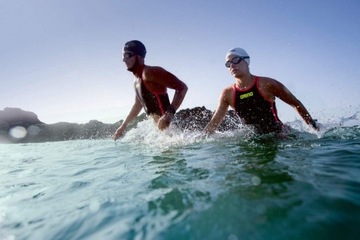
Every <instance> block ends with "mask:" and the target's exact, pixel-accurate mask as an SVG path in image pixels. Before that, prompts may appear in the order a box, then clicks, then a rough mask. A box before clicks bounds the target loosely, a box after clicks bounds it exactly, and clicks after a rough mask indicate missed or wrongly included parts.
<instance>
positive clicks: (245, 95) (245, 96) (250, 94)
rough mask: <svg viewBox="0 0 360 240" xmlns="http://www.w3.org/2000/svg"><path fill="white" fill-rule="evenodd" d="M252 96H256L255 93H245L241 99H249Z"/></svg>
mask: <svg viewBox="0 0 360 240" xmlns="http://www.w3.org/2000/svg"><path fill="white" fill-rule="evenodd" d="M252 96H254V93H253V92H248V93H245V94H241V95H240V99H244V98H249V97H252Z"/></svg>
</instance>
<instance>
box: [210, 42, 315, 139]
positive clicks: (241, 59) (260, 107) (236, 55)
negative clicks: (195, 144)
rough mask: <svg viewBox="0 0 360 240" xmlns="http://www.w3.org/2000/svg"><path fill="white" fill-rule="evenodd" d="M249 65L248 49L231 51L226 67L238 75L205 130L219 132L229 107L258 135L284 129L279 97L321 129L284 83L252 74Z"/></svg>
mask: <svg viewBox="0 0 360 240" xmlns="http://www.w3.org/2000/svg"><path fill="white" fill-rule="evenodd" d="M249 65H250V56H249V54H248V53H247V52H246V51H245V50H244V49H242V48H233V49H230V50H229V51H228V52H227V54H226V57H225V66H226V67H227V68H228V69H229V71H230V74H231V75H232V76H233V77H234V78H235V83H234V84H232V85H231V86H229V87H227V88H225V89H224V90H223V91H222V93H221V95H220V100H219V104H218V107H217V109H216V111H215V113H214V115H213V117H212V118H211V120H210V122H209V123H208V124H207V126H206V127H205V129H204V131H205V133H207V134H211V133H213V132H215V131H216V129H217V128H218V126H219V125H220V123H221V122H222V120H223V118H224V117H225V115H226V113H227V110H228V107H229V106H231V107H232V108H233V109H234V110H235V111H236V113H237V114H238V116H239V117H240V119H241V120H242V123H243V124H246V125H250V126H252V127H253V129H254V131H255V132H256V133H258V134H267V133H281V132H284V129H285V128H284V125H283V123H282V122H281V121H280V119H279V117H278V115H277V109H276V105H275V99H276V98H280V99H281V100H282V101H284V102H285V103H287V104H289V105H290V106H292V107H293V108H294V109H295V110H296V111H297V112H298V113H299V115H300V116H301V117H302V119H303V120H304V121H305V122H306V123H307V124H309V125H311V126H312V127H313V128H314V129H315V130H319V128H318V126H317V125H316V121H315V120H314V119H312V117H311V116H310V114H309V112H308V111H307V110H306V108H305V107H304V105H303V104H302V103H301V102H300V101H299V100H298V99H297V98H296V97H295V96H294V95H293V94H292V93H291V92H290V91H289V90H288V89H287V88H286V87H285V86H284V85H283V84H282V83H280V82H279V81H277V80H275V79H272V78H268V77H260V76H255V75H252V74H251V73H250V69H249Z"/></svg>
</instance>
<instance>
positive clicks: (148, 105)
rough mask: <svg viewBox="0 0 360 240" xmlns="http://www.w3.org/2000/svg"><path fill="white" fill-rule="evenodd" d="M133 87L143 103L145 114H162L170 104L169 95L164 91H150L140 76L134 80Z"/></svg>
mask: <svg viewBox="0 0 360 240" xmlns="http://www.w3.org/2000/svg"><path fill="white" fill-rule="evenodd" d="M134 87H135V92H136V96H137V97H138V98H139V100H140V102H141V104H142V105H143V107H144V109H145V112H146V114H148V115H151V114H156V115H158V116H162V115H164V113H165V111H166V110H167V109H168V108H169V106H170V101H169V96H168V94H167V92H166V91H165V92H161V93H157V92H151V91H150V90H149V89H148V88H147V87H146V84H145V83H144V81H143V80H142V79H141V78H138V79H136V80H135V82H134Z"/></svg>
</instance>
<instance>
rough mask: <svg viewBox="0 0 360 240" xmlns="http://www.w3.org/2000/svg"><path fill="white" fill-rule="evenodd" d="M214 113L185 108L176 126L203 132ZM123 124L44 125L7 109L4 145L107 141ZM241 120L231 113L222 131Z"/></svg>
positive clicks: (1, 129)
mask: <svg viewBox="0 0 360 240" xmlns="http://www.w3.org/2000/svg"><path fill="white" fill-rule="evenodd" d="M212 115H213V112H212V111H210V110H208V109H206V108H205V107H195V108H192V109H183V110H180V111H178V112H177V113H176V114H175V117H174V120H173V122H172V124H174V125H175V126H177V127H178V128H180V129H182V130H183V131H202V130H203V129H204V128H205V126H206V124H207V123H208V122H209V121H210V119H211V117H212ZM146 118H147V117H146V115H145V114H141V115H140V116H138V117H137V118H136V121H134V122H133V123H132V124H130V125H129V126H128V129H131V128H134V127H136V126H137V123H138V122H140V121H143V120H144V119H146ZM121 123H122V121H119V122H117V123H114V124H105V123H102V122H100V121H97V120H92V121H90V122H88V123H86V124H77V123H67V122H59V123H55V124H45V123H42V122H41V121H40V120H39V119H38V117H37V116H36V114H35V113H32V112H27V111H23V110H21V109H18V108H11V109H10V108H6V109H5V110H4V111H0V143H28V142H32V143H34V142H49V141H66V140H76V139H106V138H112V136H113V134H114V132H115V130H116V129H117V128H118V127H119V126H120V124H121ZM239 124H240V119H239V118H238V117H237V115H236V113H235V112H234V111H232V110H230V111H229V112H228V113H227V115H226V116H225V118H224V121H223V122H222V123H221V124H220V126H219V131H227V130H233V129H236V128H238V126H239Z"/></svg>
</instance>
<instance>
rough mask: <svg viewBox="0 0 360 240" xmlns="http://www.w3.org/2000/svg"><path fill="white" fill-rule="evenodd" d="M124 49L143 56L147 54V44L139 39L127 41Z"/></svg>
mask: <svg viewBox="0 0 360 240" xmlns="http://www.w3.org/2000/svg"><path fill="white" fill-rule="evenodd" d="M124 51H129V52H132V53H134V54H136V55H139V56H142V57H143V58H145V55H146V48H145V45H144V44H143V43H142V42H140V41H138V40H131V41H129V42H127V43H125V46H124Z"/></svg>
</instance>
